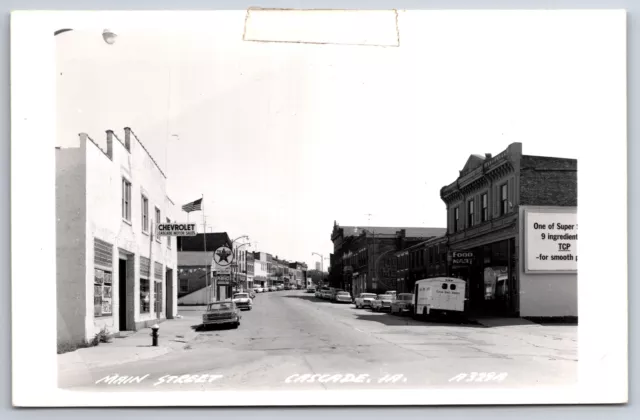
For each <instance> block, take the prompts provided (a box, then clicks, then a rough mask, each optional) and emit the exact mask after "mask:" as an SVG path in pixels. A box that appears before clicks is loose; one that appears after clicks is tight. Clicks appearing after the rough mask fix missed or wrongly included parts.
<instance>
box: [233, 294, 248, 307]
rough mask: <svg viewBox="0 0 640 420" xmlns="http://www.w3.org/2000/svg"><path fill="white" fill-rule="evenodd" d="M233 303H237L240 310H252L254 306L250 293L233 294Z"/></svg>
mask: <svg viewBox="0 0 640 420" xmlns="http://www.w3.org/2000/svg"><path fill="white" fill-rule="evenodd" d="M233 303H235V304H236V306H237V307H238V309H240V310H242V309H246V310H247V311H250V310H251V307H252V306H253V299H251V295H249V293H236V294H234V295H233Z"/></svg>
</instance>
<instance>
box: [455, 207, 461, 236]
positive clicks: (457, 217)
mask: <svg viewBox="0 0 640 420" xmlns="http://www.w3.org/2000/svg"><path fill="white" fill-rule="evenodd" d="M459 222H460V208H459V207H456V208H455V209H453V231H454V232H457V231H458V228H459V226H460V225H459Z"/></svg>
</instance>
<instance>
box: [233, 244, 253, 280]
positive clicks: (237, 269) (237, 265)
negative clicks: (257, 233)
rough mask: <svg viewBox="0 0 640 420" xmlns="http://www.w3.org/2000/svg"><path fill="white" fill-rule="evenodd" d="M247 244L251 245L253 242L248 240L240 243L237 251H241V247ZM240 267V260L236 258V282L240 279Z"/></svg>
mask: <svg viewBox="0 0 640 420" xmlns="http://www.w3.org/2000/svg"><path fill="white" fill-rule="evenodd" d="M247 245H251V242H246V243H244V244H240V245H238V247H237V248H236V251H239V250H240V248H242V247H243V246H247ZM239 269H240V266H239V264H238V260H237V259H236V283H237V280H238V271H239Z"/></svg>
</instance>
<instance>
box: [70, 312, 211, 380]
mask: <svg viewBox="0 0 640 420" xmlns="http://www.w3.org/2000/svg"><path fill="white" fill-rule="evenodd" d="M179 316H180V315H179ZM200 323H201V318H200V314H199V313H198V312H196V311H189V312H187V315H186V316H185V315H182V316H180V318H176V319H169V320H166V321H164V322H161V323H159V324H158V325H159V327H160V330H159V339H158V346H157V347H153V346H152V337H151V328H144V329H141V330H139V331H135V332H133V333H131V334H129V335H127V336H122V337H116V338H114V339H113V341H112V342H111V343H100V344H99V345H98V346H96V347H88V348H83V349H78V350H76V351H72V352H69V353H64V354H60V355H58V371H59V372H60V373H63V372H64V373H68V372H71V371H81V370H87V369H95V368H100V367H106V366H116V365H121V364H124V363H130V362H135V361H138V360H146V359H152V358H154V357H158V356H162V355H164V354H167V353H169V352H171V351H176V350H183V349H184V348H185V346H186V345H187V344H188V343H189V342H190V341H192V340H193V339H195V338H196V336H197V335H198V334H197V333H196V332H195V330H194V327H195V326H196V325H198V324H200Z"/></svg>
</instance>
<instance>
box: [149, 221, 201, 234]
mask: <svg viewBox="0 0 640 420" xmlns="http://www.w3.org/2000/svg"><path fill="white" fill-rule="evenodd" d="M156 231H157V235H158V236H196V235H197V233H198V232H197V230H196V224H195V223H158V225H157V229H156Z"/></svg>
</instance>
